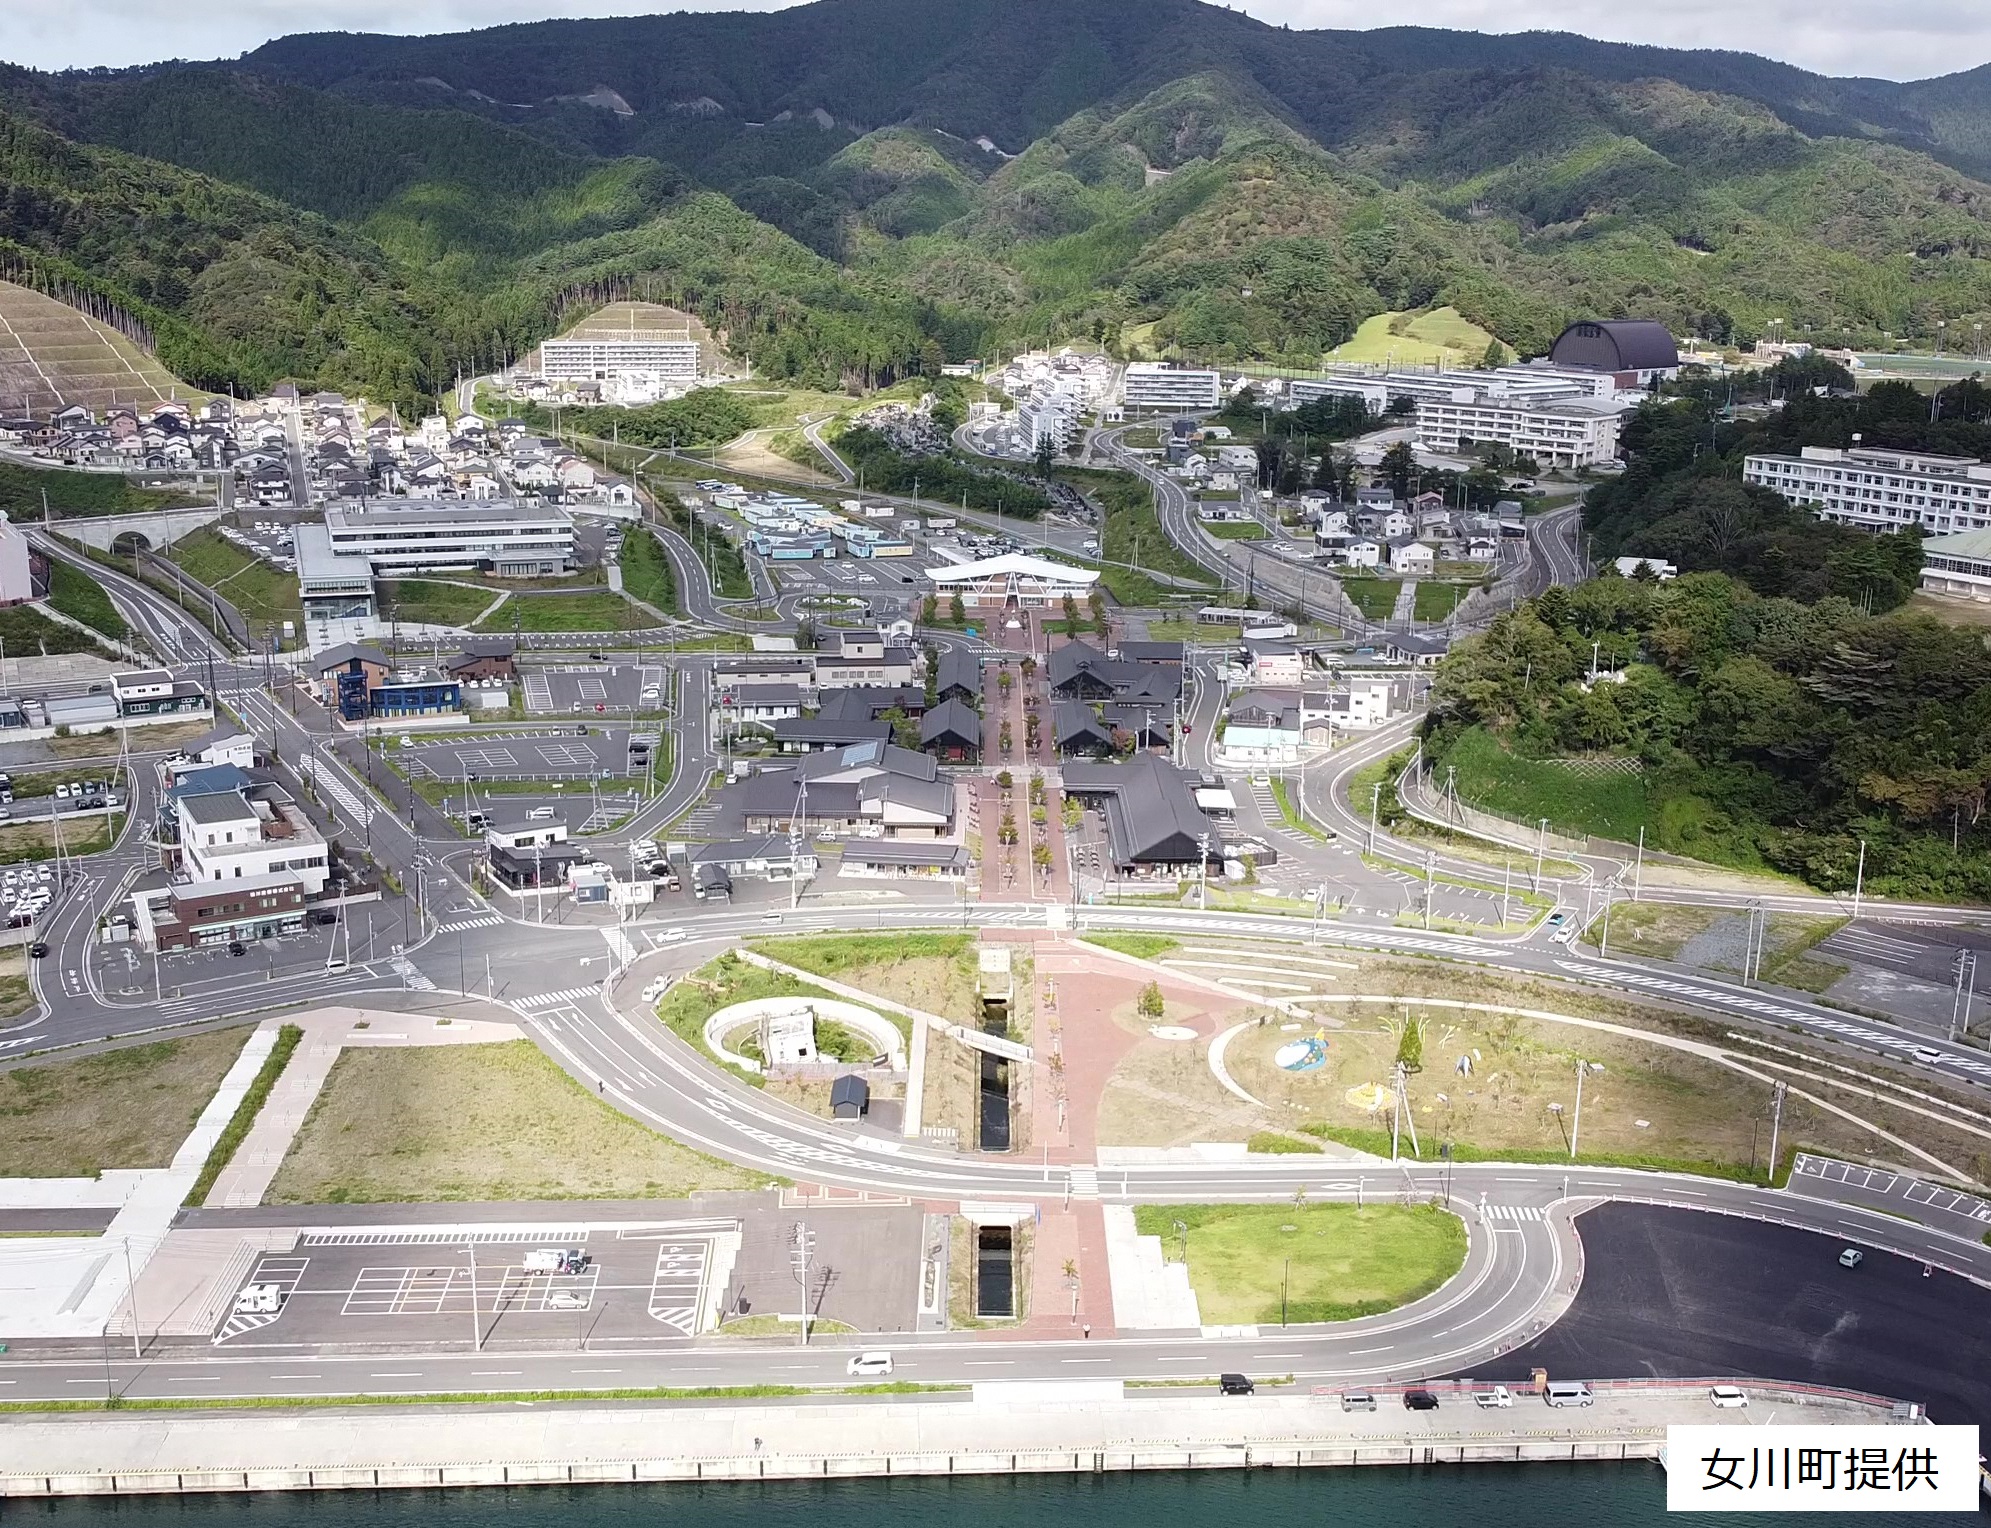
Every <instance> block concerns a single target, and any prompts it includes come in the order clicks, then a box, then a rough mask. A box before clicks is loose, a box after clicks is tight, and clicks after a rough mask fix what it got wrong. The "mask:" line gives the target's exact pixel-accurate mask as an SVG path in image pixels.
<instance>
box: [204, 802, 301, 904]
mask: <svg viewBox="0 0 1991 1528" xmlns="http://www.w3.org/2000/svg"><path fill="white" fill-rule="evenodd" d="M173 805H174V812H175V815H176V817H177V819H178V822H177V826H178V829H179V835H180V865H181V869H182V871H183V872H184V875H185V878H186V879H187V880H189V881H195V882H205V881H240V880H245V879H257V878H260V877H263V876H275V875H281V876H289V877H292V878H294V879H295V880H296V881H297V882H298V883H299V885H300V886H301V888H302V889H303V892H304V895H306V896H307V897H315V896H317V895H318V893H319V892H321V891H323V890H324V889H325V880H326V877H327V876H328V875H329V874H330V873H331V871H330V868H329V865H328V862H327V858H326V854H327V851H326V847H325V836H324V834H322V833H320V832H319V831H318V830H317V829H316V828H315V827H313V826H312V825H311V819H310V818H308V817H306V816H305V815H304V813H303V812H302V811H301V810H299V808H298V805H297V803H296V802H294V801H292V800H291V799H290V797H289V796H287V795H285V794H284V793H283V792H282V791H280V790H277V789H275V788H263V789H259V790H256V791H254V792H249V791H240V790H233V791H214V792H211V793H209V794H207V795H199V796H182V797H180V799H179V800H178V801H176V802H175V803H174V804H173Z"/></svg>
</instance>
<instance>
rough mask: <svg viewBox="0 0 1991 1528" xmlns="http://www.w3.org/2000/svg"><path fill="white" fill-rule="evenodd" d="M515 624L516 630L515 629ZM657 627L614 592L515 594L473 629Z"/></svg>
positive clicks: (539, 629) (613, 629)
mask: <svg viewBox="0 0 1991 1528" xmlns="http://www.w3.org/2000/svg"><path fill="white" fill-rule="evenodd" d="M514 622H516V623H517V624H516V626H514V624H513V623H514ZM654 625H656V621H655V619H654V618H653V617H651V616H649V615H646V614H645V613H644V612H643V611H641V610H639V609H638V608H637V607H636V606H634V605H632V604H630V603H629V601H628V600H626V599H624V598H623V597H622V596H621V595H619V594H617V593H615V592H614V591H613V590H602V589H591V590H588V591H587V592H585V593H581V594H524V595H519V594H515V595H513V596H512V597H511V598H510V599H508V600H506V601H505V602H504V604H502V605H500V606H499V607H498V608H497V609H496V610H494V611H493V612H491V614H490V615H489V616H487V617H486V618H485V619H483V620H481V621H479V622H478V623H477V625H476V627H475V628H474V629H475V630H477V631H513V630H517V631H642V630H644V629H645V628H646V627H650V626H654Z"/></svg>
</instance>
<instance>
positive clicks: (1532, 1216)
mask: <svg viewBox="0 0 1991 1528" xmlns="http://www.w3.org/2000/svg"><path fill="white" fill-rule="evenodd" d="M1486 1218H1487V1219H1488V1220H1542V1219H1545V1218H1546V1217H1545V1216H1544V1215H1543V1213H1542V1207H1541V1206H1540V1205H1538V1204H1489V1205H1488V1206H1487V1207H1486Z"/></svg>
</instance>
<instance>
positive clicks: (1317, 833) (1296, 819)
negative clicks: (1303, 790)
mask: <svg viewBox="0 0 1991 1528" xmlns="http://www.w3.org/2000/svg"><path fill="white" fill-rule="evenodd" d="M1298 798H1299V792H1298V791H1297V790H1291V789H1288V787H1287V785H1286V777H1285V776H1284V775H1274V776H1273V777H1272V799H1273V800H1274V801H1276V802H1278V803H1279V815H1280V816H1281V817H1283V818H1285V819H1286V826H1287V827H1289V828H1292V829H1295V830H1296V831H1298V832H1301V833H1305V834H1306V835H1308V836H1309V837H1310V838H1317V839H1319V840H1320V841H1321V842H1322V843H1327V842H1329V841H1330V835H1329V834H1328V833H1327V831H1326V830H1325V829H1323V828H1322V827H1320V825H1319V824H1317V823H1315V822H1314V821H1313V820H1312V819H1311V818H1308V817H1302V816H1301V815H1300V807H1299V799H1298Z"/></svg>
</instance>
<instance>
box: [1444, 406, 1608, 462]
mask: <svg viewBox="0 0 1991 1528" xmlns="http://www.w3.org/2000/svg"><path fill="white" fill-rule="evenodd" d="M1618 417H1619V416H1618V410H1617V407H1616V405H1614V404H1611V403H1606V402H1602V401H1600V400H1594V399H1588V398H1571V399H1568V400H1565V401H1563V402H1559V403H1536V402H1514V401H1511V400H1503V399H1500V398H1496V397H1493V396H1490V395H1484V394H1483V395H1481V396H1479V397H1477V398H1474V399H1472V400H1471V401H1468V402H1457V401H1440V400H1435V399H1428V398H1427V399H1420V400H1419V401H1418V404H1417V443H1418V444H1419V445H1420V446H1423V447H1424V448H1425V449H1426V450H1429V451H1445V452H1450V453H1453V454H1457V453H1461V452H1467V451H1470V450H1471V449H1472V448H1473V447H1474V446H1483V445H1501V446H1507V447H1509V448H1510V449H1512V450H1513V451H1514V452H1515V453H1516V454H1517V455H1521V456H1531V457H1533V458H1534V459H1535V460H1536V461H1538V462H1540V463H1541V464H1542V465H1543V466H1544V467H1551V468H1552V467H1588V466H1592V465H1594V464H1595V463H1598V462H1608V461H1614V460H1616V458H1617V455H1618Z"/></svg>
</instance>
